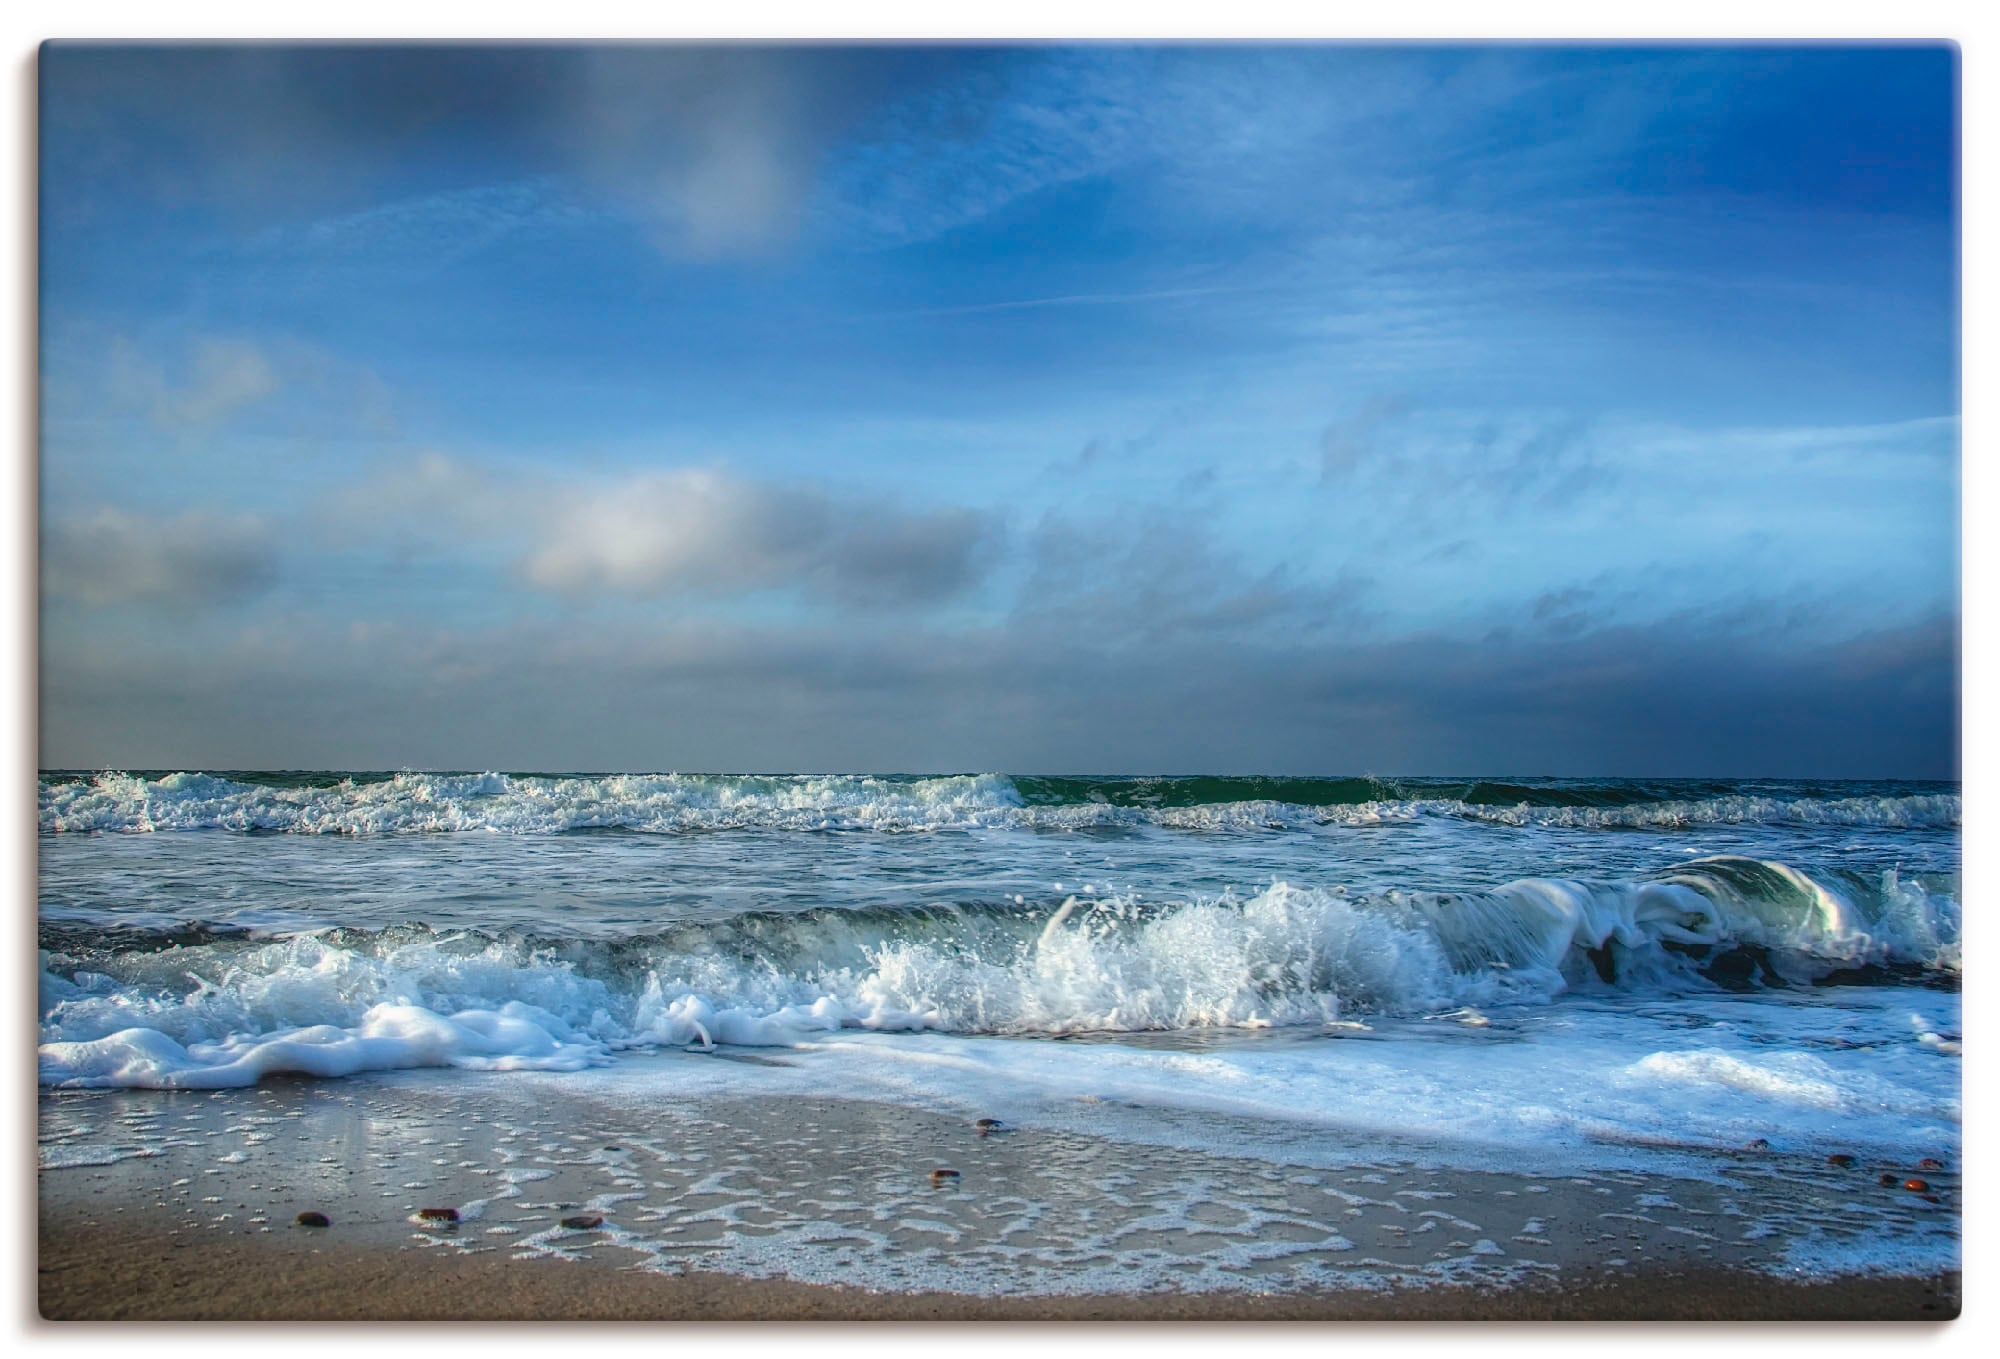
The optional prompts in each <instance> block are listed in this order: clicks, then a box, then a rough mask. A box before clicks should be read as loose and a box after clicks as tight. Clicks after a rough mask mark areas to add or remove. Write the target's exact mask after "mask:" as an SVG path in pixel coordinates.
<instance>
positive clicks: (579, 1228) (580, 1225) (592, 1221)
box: [562, 1213, 604, 1232]
mask: <svg viewBox="0 0 2000 1359" xmlns="http://www.w3.org/2000/svg"><path fill="white" fill-rule="evenodd" d="M562 1225H563V1226H565V1227H567V1228H569V1229H570V1230H571V1231H573V1232H594V1231H596V1230H597V1229H598V1228H599V1227H602V1226H603V1225H604V1215H603V1214H602V1213H578V1214H577V1215H576V1216H575V1217H566V1218H564V1219H563V1220H562Z"/></svg>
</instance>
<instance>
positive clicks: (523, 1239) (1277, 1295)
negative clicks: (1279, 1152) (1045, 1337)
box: [38, 1075, 1960, 1321]
mask: <svg viewBox="0 0 2000 1359" xmlns="http://www.w3.org/2000/svg"><path fill="white" fill-rule="evenodd" d="M575 1084H576V1083H575V1082H571V1083H570V1084H568V1085H562V1084H560V1083H549V1082H543V1081H540V1080H518V1081H504V1082H486V1081H466V1082H458V1083H440V1082H438V1081H436V1080H435V1079H434V1078H430V1077H426V1076H423V1075H406V1076H380V1077H371V1078H365V1079H354V1080H349V1081H339V1082H284V1081H279V1082H271V1083H267V1084H265V1085H263V1086H260V1087H258V1088H255V1089H252V1090H243V1091H224V1092H214V1093H206V1092H187V1093H163V1092H147V1091H118V1092H96V1093H82V1092H79V1093H60V1092H44V1094H43V1096H42V1099H41V1102H40V1110H39V1121H40V1154H41V1159H42V1165H43V1169H42V1171H41V1173H40V1217H39V1248H38V1256H39V1259H38V1264H39V1298H40V1307H41V1312H42V1315H43V1316H45V1317H47V1318H50V1319H114V1318H122V1319H169V1318H180V1319H214V1320H223V1319H242V1320H252V1319H258V1320H279V1319H363V1318H367V1319H389V1320H417V1319H458V1320H467V1319H482V1318H483V1319H491V1320H506V1319H529V1318H547V1319H604V1320H619V1319H624V1320H660V1319H674V1320H735V1319H752V1318H772V1319H824V1320H832V1319H862V1318H878V1319H930V1320H953V1319H1009V1320H1035V1319H1043V1320H1053V1321H1063V1320H1091V1319H1103V1320H1125V1321H1142V1320H1169V1319H1216V1320H1224V1319H1238V1320H1242V1319H1271V1320H1280V1319H1287V1320H1343V1319H1352V1320H1378V1321H1379V1320H1396V1319H1412V1320H1417V1319H1421V1320H1477V1319H1494V1320H1501V1319H1507V1320H1527V1319H1547V1320H1555V1319H1577V1320H1608V1319H1621V1320H1670V1319H1720V1320H1739V1321H1750V1320H1862V1319H1867V1320H1907V1321H1931V1320H1945V1319H1949V1318H1951V1317H1954V1316H1956V1315H1957V1314H1958V1310H1959V1297H1960V1284H1959V1276H1958V1274H1957V1272H1956V1270H1955V1269H1954V1270H1946V1269H1943V1268H1941V1267H1939V1265H1938V1264H1937V1263H1936V1262H1939V1261H1943V1262H1947V1263H1949V1262H1952V1261H1955V1259H1956V1250H1955V1248H1954V1247H1955V1243H1956V1238H1957V1230H1958V1216H1957V1215H1958V1206H1957V1194H1958V1181H1957V1177H1956V1175H1955V1174H1952V1173H1950V1172H1949V1171H1943V1172H1929V1177H1930V1180H1931V1181H1932V1183H1931V1185H1930V1188H1931V1190H1932V1191H1933V1192H1932V1193H1930V1194H1929V1195H1928V1196H1926V1195H1921V1194H1915V1193H1911V1192H1909V1191H1906V1190H1904V1189H1903V1188H1902V1187H1901V1183H1900V1179H1899V1176H1900V1175H1901V1173H1902V1172H1901V1170H1900V1169H1896V1168H1890V1167H1886V1166H1882V1167H1878V1166H1873V1165H1862V1164H1856V1165H1851V1166H1834V1165H1829V1164H1827V1163H1826V1161H1825V1159H1824V1158H1804V1157H1783V1156H1778V1155H1774V1154H1770V1153H1767V1152H1762V1151H1759V1152H1745V1153H1742V1154H1732V1155H1730V1156H1727V1157H1722V1158H1719V1159H1718V1161H1717V1162H1716V1164H1715V1165H1714V1166H1713V1167H1711V1173H1709V1174H1706V1175H1704V1176H1701V1177H1690V1176H1686V1175H1666V1174H1662V1173H1660V1172H1659V1171H1658V1170H1657V1169H1656V1170H1653V1171H1644V1170H1640V1169H1636V1168H1631V1167H1625V1168H1619V1167H1612V1168H1606V1167H1604V1166H1602V1165H1600V1166H1599V1167H1598V1168H1597V1169H1594V1170H1584V1169H1580V1168H1571V1169H1569V1170H1567V1171H1565V1170H1561V1169H1556V1170H1551V1169H1549V1168H1546V1167H1545V1168H1542V1169H1541V1170H1539V1171H1537V1170H1530V1169H1523V1170H1521V1171H1517V1172H1515V1171H1510V1172H1501V1171H1494V1170H1468V1169H1464V1168H1461V1167H1456V1166H1453V1165H1451V1164H1449V1163H1442V1164H1441V1163H1439V1162H1438V1161H1437V1160H1436V1159H1435V1158H1433V1159H1430V1160H1428V1161H1426V1160H1424V1159H1422V1158H1421V1157H1412V1158H1411V1159H1400V1158H1396V1157H1385V1156H1383V1155H1382V1154H1381V1153H1380V1151H1379V1150H1376V1151H1371V1152H1369V1153H1368V1154H1366V1155H1363V1154H1360V1153H1359V1152H1358V1151H1356V1152H1343V1151H1342V1150H1341V1149H1339V1148H1338V1147H1332V1146H1327V1145H1325V1144H1324V1141H1323V1140H1322V1141H1321V1142H1319V1143H1315V1144H1314V1145H1301V1146H1300V1147H1299V1148H1298V1149H1297V1151H1298V1156H1297V1158H1296V1159H1295V1158H1293V1157H1290V1156H1287V1157H1285V1158H1284V1159H1283V1160H1277V1161H1274V1160H1265V1159H1251V1158H1248V1157H1222V1156H1216V1155H1209V1154H1203V1153H1199V1152H1192V1151H1188V1150H1185V1149H1179V1148H1175V1147H1173V1146H1156V1145H1143V1146H1142V1145H1136V1144H1132V1143H1126V1142H1121V1141H1117V1140H1112V1139H1105V1138H1090V1137H1083V1136H1079V1135H1077V1134H1073V1133H1054V1132H1047V1131H1042V1130H1036V1129H1031V1128H1023V1129H1020V1130H1017V1131H1003V1132H999V1133H993V1134H991V1135H982V1134H981V1131H980V1130H979V1129H978V1127H977V1125H976V1124H975V1123H973V1122H972V1121H971V1120H969V1119H959V1118H953V1117H950V1116H946V1115H941V1114H937V1113H932V1112H925V1111H920V1110H914V1109H909V1108H904V1107H900V1106H888V1105H881V1104H873V1103H868V1102H862V1101H841V1100H817V1099H782V1100H769V1099H761V1100H760V1099H750V1100H744V1099H735V1100H715V1101H708V1102H704V1103H702V1104H700V1105H699V1106H683V1107H674V1108H668V1107H647V1108H643V1109H638V1108H634V1107H632V1106H631V1105H629V1104H626V1103H618V1102H614V1103H601V1102H593V1101H591V1100H588V1099H578V1098H574V1097H552V1094H551V1092H552V1091H557V1090H569V1089H572V1088H574V1087H575ZM1163 1117H1164V1116H1163ZM1210 1131H1213V1130H1212V1129H1211V1130H1210ZM1636 1164H1637V1163H1636V1162H1635V1165H1636ZM939 1166H949V1167H951V1168H954V1169H957V1170H959V1171H960V1174H959V1175H956V1176H949V1177H942V1178H939V1179H936V1180H933V1179H932V1177H931V1175H930V1171H931V1170H932V1169H933V1168H936V1167H939ZM1884 1179H1888V1180H1891V1181H1893V1183H1890V1184H1884V1183H1882V1181H1883V1180H1884ZM425 1208H449V1209H450V1210H451V1211H452V1212H453V1213H455V1214H457V1221H455V1222H432V1221H427V1220H425V1219H424V1218H423V1215H422V1210H423V1209H425ZM308 1210H310V1211H317V1212H323V1213H325V1214H326V1215H327V1216H328V1217H329V1218H330V1219H331V1221H332V1225H331V1226H330V1227H325V1228H313V1227H302V1226H297V1225H294V1218H295V1216H296V1215H297V1214H298V1213H299V1212H301V1211H308ZM579 1216H581V1217H582V1218H583V1220H584V1221H583V1225H582V1226H575V1225H566V1220H567V1222H568V1223H569V1224H574V1223H575V1222H576V1220H577V1219H578V1217H579ZM1801 1246H1803V1247H1805V1248H1806V1249H1804V1250H1803V1251H1801V1250H1800V1249H1798V1247H1801ZM1885 1250H1887V1251H1888V1254H1887V1255H1886V1256H1885V1255H1884V1253H1883V1252H1884V1251H1885ZM1857 1252H1858V1253H1859V1254H1860V1255H1861V1256H1863V1257H1866V1258H1869V1259H1875V1260H1878V1261H1879V1260H1881V1259H1885V1258H1886V1259H1891V1260H1893V1259H1898V1258H1901V1259H1907V1260H1911V1261H1919V1262H1921V1261H1930V1262H1933V1263H1931V1264H1918V1265H1917V1266H1915V1267H1911V1268H1906V1269H1904V1270H1903V1271H1902V1275H1901V1276H1900V1277H1890V1276H1885V1275H1883V1274H1882V1273H1880V1272H1876V1273H1872V1274H1869V1275H1867V1276H1857V1275H1853V1274H1847V1275H1836V1274H1834V1273H1833V1271H1832V1270H1831V1269H1828V1268H1826V1267H1825V1266H1824V1265H1823V1264H1820V1263H1816V1262H1817V1261H1820V1260H1823V1259H1828V1258H1834V1259H1837V1258H1843V1256H1844V1255H1845V1256H1850V1257H1851V1256H1852V1255H1853V1254H1855V1253H1857ZM857 1285H860V1286H857Z"/></svg>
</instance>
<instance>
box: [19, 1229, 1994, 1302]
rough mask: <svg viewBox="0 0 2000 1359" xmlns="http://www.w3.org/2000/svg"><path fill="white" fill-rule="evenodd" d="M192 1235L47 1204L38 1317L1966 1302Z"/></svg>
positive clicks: (1718, 1284) (1799, 1287)
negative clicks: (1173, 1287) (1083, 1272)
mask: <svg viewBox="0 0 2000 1359" xmlns="http://www.w3.org/2000/svg"><path fill="white" fill-rule="evenodd" d="M302 1232H303V1229H298V1232H297V1233H287V1234H285V1235H282V1236H279V1235H276V1234H274V1239H272V1240H249V1241H245V1240H227V1239H224V1240H214V1241H193V1240H186V1239H182V1238H180V1237H177V1236H174V1235H172V1234H170V1233H169V1232H167V1231H166V1230H165V1229H164V1228H161V1227H158V1226H144V1225H137V1224H135V1225H133V1226H119V1227H103V1226H98V1227H88V1226H83V1225H81V1224H80V1223H77V1222H69V1221H63V1220H61V1218H60V1216H58V1217H57V1218H56V1219H55V1220H52V1219H51V1216H50V1214H49V1212H48V1209H47V1206H46V1205H45V1206H44V1210H43V1216H42V1219H41V1230H40V1240H39V1250H38V1256H39V1258H38V1260H37V1266H38V1273H37V1297H38V1306H39V1311H40V1315H41V1316H42V1318H43V1319H44V1320H45V1321H136V1320H148V1321H169V1320H192V1321H364V1320H366V1321H516V1320H544V1321H689V1322H697V1321H750V1320H769V1321H866V1320H874V1321H1016V1322H1020V1321H1049V1322H1078V1321H1120V1322H1143V1321H1373V1322H1380V1321H1434V1322H1435V1321H1901V1322H1937V1321H1950V1320H1952V1319H1954V1318H1956V1317H1957V1316H1958V1314H1959V1311H1960V1306H1961V1276H1960V1274H1959V1273H1958V1271H1955V1270H1954V1271H1950V1272H1948V1273H1944V1274H1940V1275H1937V1276H1934V1277H1909V1276H1857V1277H1851V1278H1840V1279H1831V1280H1816V1281H1811V1282H1801V1281H1793V1280H1787V1279H1779V1278H1774V1277H1769V1276H1763V1275H1758V1274H1752V1273H1744V1272H1737V1271H1726V1270H1681V1269H1662V1270H1659V1271H1657V1272H1650V1271H1649V1272H1645V1273H1641V1274H1636V1275H1633V1274H1625V1275H1619V1276H1615V1277H1607V1276H1598V1277H1591V1276H1589V1275H1585V1276H1584V1277H1580V1278H1579V1277H1565V1278H1563V1279H1560V1280H1553V1281H1545V1282H1542V1281H1538V1282H1528V1283H1523V1284H1521V1285H1519V1286H1516V1287H1512V1288H1501V1289H1493V1288H1483V1287H1472V1286H1452V1285H1443V1284H1440V1285H1432V1286H1429V1287H1425V1288H1414V1289H1401V1290H1395V1291H1378V1290H1367V1289H1349V1290H1325V1291H1317V1290H1316V1291H1307V1292H1296V1293H1275V1294H1267V1295H1261V1296H1260V1295H1254V1294H1242V1293H1146V1294H1083V1295H1074V1296H1039V1297H987V1296H978V1295H969V1294H950V1293H888V1292H872V1291H869V1290H867V1289H861V1288H852V1287H843V1286H840V1285H835V1284H812V1283H796V1282H792V1281H789V1280H780V1279H749V1278H743V1277H741V1276H738V1275H733V1274H725V1273H720V1272H716V1271H707V1270H691V1271H689V1272H688V1273H685V1274H681V1275H674V1276H667V1275H661V1274H655V1273H649V1272H646V1271H641V1270H634V1269H631V1268H626V1267H620V1266H616V1265H612V1264H609V1263H606V1262H602V1261H595V1260H585V1261H574V1262H561V1263H557V1262H549V1261H535V1262H531V1263H525V1264H524V1263H519V1262H515V1261H513V1260H509V1259H504V1258H499V1257H495V1256H463V1255H454V1254H448V1253H445V1252H440V1251H430V1252H426V1253H425V1255H424V1258H423V1259H422V1262H421V1263H422V1266H423V1267H422V1268H421V1269H412V1268H411V1259H410V1253H409V1252H407V1251H405V1250H402V1249H399V1248H397V1247H393V1246H381V1245H375V1244H370V1243H366V1242H343V1241H339V1240H335V1239H332V1238H327V1239H324V1240H316V1239H312V1238H308V1237H305V1236H303V1235H302Z"/></svg>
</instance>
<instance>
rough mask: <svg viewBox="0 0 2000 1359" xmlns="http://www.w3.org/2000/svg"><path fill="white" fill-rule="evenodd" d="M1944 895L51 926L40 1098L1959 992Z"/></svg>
mask: <svg viewBox="0 0 2000 1359" xmlns="http://www.w3.org/2000/svg"><path fill="white" fill-rule="evenodd" d="M1958 939H1959V908H1958V904H1957V902H1956V901H1955V900H1954V899H1953V897H1952V896H1951V895H1950V894H1948V893H1945V892H1942V891H1934V890H1931V889H1930V888H1927V887H1926V886H1924V885H1923V884H1921V883H1918V882H1915V881H1908V880H1904V879H1901V878H1899V877H1898V876H1897V875H1896V874H1895V873H1893V872H1891V873H1887V874H1884V875H1882V876H1881V877H1880V878H1879V879H1876V880H1874V881H1865V880H1859V879H1848V878H1843V877H1839V876H1837V875H1828V874H1822V875H1820V876H1809V875H1807V874H1806V873H1803V872H1801V871H1799V870H1797V869H1795V868H1792V867H1789V866H1787V865H1784V864H1778V863H1766V862H1763V861H1759V860H1754V859H1742V858H1712V859H1701V860H1695V861H1692V862H1689V863H1685V864H1681V865H1678V866H1676V867H1674V868H1672V869H1670V870H1668V871H1666V872H1664V873H1662V874H1659V875H1657V876H1655V877H1652V878H1649V879H1647V880H1644V881H1639V882H1626V883H1618V884H1589V883H1584V882H1577V881H1570V880H1560V879H1550V878H1528V879H1522V880H1519V881H1516V882H1510V883H1507V884H1505V885H1503V886H1500V887H1496V888H1494V889H1492V890H1490V891H1486V892H1479V893H1437V892H1406V891H1388V892H1379V893H1350V892H1348V891H1345V890H1342V889H1339V888H1315V887H1294V886H1291V885H1289V884H1286V883H1274V884H1273V885H1271V886H1270V887H1269V888H1267V889H1266V890H1264V891H1262V892H1259V893H1258V894H1256V895H1255V896H1253V897H1250V898H1248V899H1238V898H1236V897H1235V896H1233V895H1224V896H1221V897H1216V898H1212V899H1198V900H1192V901H1185V902H1181V903H1178V904H1174V905H1168V906H1161V905H1153V904H1146V903H1138V902H1135V901H1132V900H1129V899H1126V898H1122V897H1116V896H1112V897H1104V898H1101V899H1088V898H1079V897H1071V898H1069V899H1068V900H1066V901H1065V902H1064V903H1062V904H1061V905H1060V906H1059V907H1055V908H1053V909H1051V908H1039V907H1031V906H1028V905H1025V904H1021V903H989V904H985V905H978V906H967V907H962V908H956V909H948V910H947V909H930V910H924V911H891V910H879V909H878V910H847V911H840V910H819V911H809V912H802V913H797V914H762V915H759V914H751V915H743V916H738V917H734V918H732V919H729V920H726V921H720V922H710V923H699V924H694V923H691V924H684V925H679V926H674V927H672V928H668V929H665V930H661V931H659V932H657V933H654V934H650V935H647V936H643V937H635V938H626V939H620V940H613V941H606V940H580V939H555V938H546V937H535V936H526V935H503V936H492V935H487V934H483V933H479V932H474V931H460V932H446V933H440V932H437V931H434V930H431V929H429V928H427V927H424V926H421V925H413V926H405V927H399V928H396V929H391V930H381V931H370V930H352V929H343V930H329V931H321V932H317V933H312V934H302V935H297V936H292V937H284V938H269V937H256V936H252V935H248V934H246V933H243V932H240V931H239V932H212V933H204V932H201V931H190V930H183V931H182V932H180V933H179V934H175V935H167V936H158V937H152V936H147V935H145V934H143V933H141V932H137V931H120V932H103V931H99V932H87V931H85V930H83V929H82V928H81V927H74V926H71V927H63V926H45V927H44V934H43V943H44V946H45V947H44V950H43V955H42V974H41V987H42V995H41V1038H42V1045H41V1049H40V1077H41V1081H42V1083H43V1084H45V1085H54V1086H120V1085H138V1086H159V1087H197V1088H199V1087H215V1086H230V1085H247V1084H251V1083H254V1082H255V1081H256V1080H258V1079H259V1078H260V1077H262V1076H264V1075H266V1074H270V1073H272V1072H279V1071H289V1072H303V1073H306V1074H311V1075H319V1076H330V1075H344V1074H349V1073H352V1072H356V1071H365V1070H376V1069H385V1068H400V1067H420V1066H435V1067H460V1068H466V1069H474V1070H493V1069H509V1068H534V1069H545V1070H577V1069H581V1068H583V1067H586V1066H591V1065H597V1064H601V1063H604V1062H608V1061H611V1060H612V1059H613V1054H615V1053H616V1052H618V1051H620V1050H623V1049H627V1048H634V1047H644V1046H659V1045H686V1044H703V1045H712V1044H714V1043H739V1044H757V1045H768V1044H786V1043H794V1042H799V1041H802V1040H808V1039H810V1038H811V1037H812V1036H813V1035H815V1034H823V1033H827V1032H830V1031H835V1030H840V1029H867V1030H889V1031H896V1030H937V1031H944V1032H953V1033H977V1034H1005V1035H1021V1036H1058V1035H1071V1034H1081V1033H1093V1032H1097V1033H1121V1032H1125V1033H1129V1032H1137V1031H1146V1030H1188V1029H1258V1028H1269V1027H1298V1026H1323V1025H1328V1024H1334V1023H1340V1022H1344V1021H1348V1020H1352V1019H1355V1018H1358V1017H1366V1016H1373V1015H1385V1016H1414V1017H1422V1016H1426V1015H1440V1014H1459V1015H1463V1013H1464V1011H1465V1010H1466V1008H1467V1007H1492V1006H1506V1005H1514V1004H1534V1003H1542V1002H1546V1001H1548V1000H1550V999H1551V998H1553V997H1555V996H1557V995H1559V994H1561V993H1563V992H1565V991H1571V990H1577V989H1582V990H1588V991H1595V992H1604V993H1607V994H1612V995H1617V994H1624V993H1634V992H1637V993H1650V992H1657V991H1659V990H1660V989H1661V988H1670V989H1671V988H1685V987H1715V986H1731V987H1751V986H1769V985H1799V984H1807V983H1811V982H1815V981H1824V980H1828V979H1850V980H1861V979H1866V978H1867V977H1868V976H1869V975H1870V974H1884V973H1886V974H1890V975H1899V976H1902V977H1904V978H1911V977H1914V978H1916V979H1919V980H1924V979H1928V980H1931V981H1935V982H1940V983H1943V984H1955V979H1956V977H1957V974H1958V969H1959V965H1960V955H1959V942H1958Z"/></svg>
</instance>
